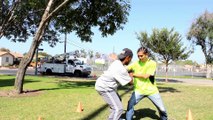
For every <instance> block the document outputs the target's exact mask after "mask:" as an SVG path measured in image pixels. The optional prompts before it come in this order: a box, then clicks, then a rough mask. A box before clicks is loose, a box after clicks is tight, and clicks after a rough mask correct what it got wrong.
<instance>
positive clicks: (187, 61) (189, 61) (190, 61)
mask: <svg viewBox="0 0 213 120" xmlns="http://www.w3.org/2000/svg"><path fill="white" fill-rule="evenodd" d="M175 63H176V64H178V65H198V63H197V62H195V61H194V62H193V61H192V60H178V61H175Z"/></svg>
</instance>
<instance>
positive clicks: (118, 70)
mask: <svg viewBox="0 0 213 120" xmlns="http://www.w3.org/2000/svg"><path fill="white" fill-rule="evenodd" d="M130 81H131V77H130V76H129V73H128V71H127V69H126V68H125V67H124V65H123V64H122V62H121V61H120V60H115V61H114V62H113V63H112V64H111V65H110V66H109V68H108V70H107V71H105V72H104V74H102V75H101V76H100V77H99V78H98V79H97V80H96V83H95V89H96V90H97V91H112V90H117V87H118V84H121V85H122V86H124V85H126V84H127V83H129V82H130Z"/></svg>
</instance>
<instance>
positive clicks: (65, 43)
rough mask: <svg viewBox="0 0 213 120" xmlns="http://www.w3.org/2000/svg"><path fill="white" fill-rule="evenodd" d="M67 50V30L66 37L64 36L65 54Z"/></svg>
mask: <svg viewBox="0 0 213 120" xmlns="http://www.w3.org/2000/svg"><path fill="white" fill-rule="evenodd" d="M66 52H67V32H65V38H64V54H65V55H66Z"/></svg>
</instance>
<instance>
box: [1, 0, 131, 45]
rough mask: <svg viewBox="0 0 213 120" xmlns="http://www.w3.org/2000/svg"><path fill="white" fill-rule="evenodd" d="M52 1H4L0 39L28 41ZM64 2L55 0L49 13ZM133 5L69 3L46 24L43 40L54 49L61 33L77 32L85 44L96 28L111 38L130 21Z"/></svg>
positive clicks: (117, 0) (119, 0)
mask: <svg viewBox="0 0 213 120" xmlns="http://www.w3.org/2000/svg"><path fill="white" fill-rule="evenodd" d="M48 2H49V0H42V1H40V0H22V1H11V0H4V1H3V2H2V3H3V4H1V9H0V10H1V13H2V14H1V17H0V22H1V25H2V26H1V27H0V38H1V37H2V36H5V37H6V38H8V39H10V40H11V41H14V42H16V41H19V42H25V41H26V40H27V39H28V37H29V36H34V35H35V33H36V31H37V29H38V25H39V23H40V21H41V18H42V15H43V13H44V10H45V8H46V5H47V3H48ZM62 2H64V1H63V0H54V2H53V5H52V6H51V10H50V13H51V12H53V11H54V10H55V9H56V8H57V7H58V6H59V5H60V4H61V3H62ZM129 9H130V4H129V2H128V0H109V1H104V0H101V1H99V0H98V1H97V0H89V1H88V0H81V1H78V0H70V1H69V2H68V3H67V4H66V5H64V6H63V7H62V9H60V10H58V11H57V12H56V13H54V15H53V16H52V17H51V18H50V20H49V21H48V22H47V24H48V27H47V28H46V29H45V32H44V35H43V36H42V41H47V42H48V43H49V44H50V46H52V47H53V46H55V45H56V43H57V42H58V41H59V33H65V32H67V33H70V32H73V31H75V32H76V34H77V35H78V37H80V38H81V40H82V41H90V42H91V41H92V39H91V36H92V35H93V34H94V33H93V32H92V30H91V29H92V27H93V26H97V27H99V30H100V31H101V33H102V35H103V36H107V35H108V34H110V35H112V34H114V33H115V32H116V31H117V30H119V29H122V28H123V26H122V25H123V24H125V23H126V22H127V16H128V11H129Z"/></svg>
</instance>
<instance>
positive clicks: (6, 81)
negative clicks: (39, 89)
mask: <svg viewBox="0 0 213 120" xmlns="http://www.w3.org/2000/svg"><path fill="white" fill-rule="evenodd" d="M32 82H39V81H35V80H30V79H26V80H24V84H26V83H32ZM14 83H15V78H8V79H0V87H6V86H14Z"/></svg>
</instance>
